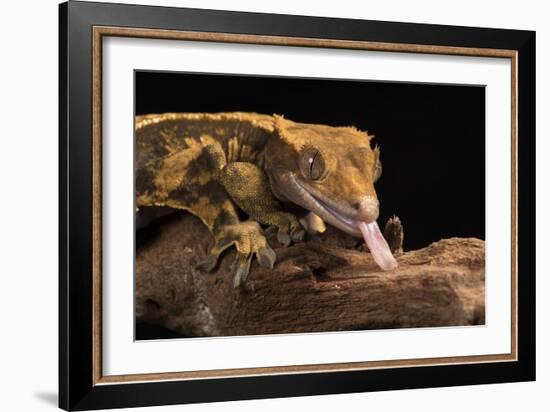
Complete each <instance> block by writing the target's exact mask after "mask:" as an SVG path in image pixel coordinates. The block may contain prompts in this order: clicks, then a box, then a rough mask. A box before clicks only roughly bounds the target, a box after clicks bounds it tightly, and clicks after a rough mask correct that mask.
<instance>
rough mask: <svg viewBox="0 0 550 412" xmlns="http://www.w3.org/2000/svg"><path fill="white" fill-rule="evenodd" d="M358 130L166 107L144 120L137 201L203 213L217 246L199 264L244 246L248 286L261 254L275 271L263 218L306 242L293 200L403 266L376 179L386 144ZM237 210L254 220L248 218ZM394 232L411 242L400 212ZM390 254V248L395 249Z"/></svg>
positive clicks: (236, 280) (311, 223)
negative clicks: (381, 218) (382, 220)
mask: <svg viewBox="0 0 550 412" xmlns="http://www.w3.org/2000/svg"><path fill="white" fill-rule="evenodd" d="M370 140H371V136H369V135H368V134H367V133H366V132H362V131H359V130H357V129H355V128H354V127H331V126H325V125H316V124H303V123H295V122H293V121H290V120H287V119H284V118H283V117H281V116H277V115H273V116H271V115H262V114H255V113H237V112H235V113H212V114H209V113H165V114H152V115H144V116H137V117H136V145H137V150H136V201H137V207H138V209H139V208H142V207H145V206H167V207H170V208H174V209H182V210H186V211H189V212H191V213H192V214H194V215H196V216H197V217H199V218H200V219H201V220H202V222H203V223H204V224H205V225H206V226H207V227H208V228H209V230H210V231H211V232H212V234H213V235H214V238H215V244H214V246H213V247H212V249H211V250H210V252H209V255H208V256H207V258H206V259H205V260H204V261H202V262H200V263H199V265H198V266H199V268H200V269H202V270H205V271H211V270H213V269H214V268H215V266H216V264H217V262H218V259H219V257H220V255H221V253H222V252H223V251H224V250H226V249H228V248H229V247H231V246H235V248H236V250H237V255H236V258H235V262H234V264H233V267H232V271H233V284H234V286H235V287H237V286H239V285H241V284H243V282H244V281H245V280H246V277H247V276H248V272H249V270H250V264H251V260H252V258H253V257H254V256H256V259H257V260H258V263H259V264H260V265H262V266H264V267H269V268H272V267H273V265H274V263H275V259H276V256H275V252H274V251H273V250H272V249H271V247H270V246H269V245H268V243H267V241H266V237H265V234H264V231H263V229H262V226H261V225H266V226H269V227H270V228H271V229H274V230H275V232H276V233H277V239H278V240H279V242H280V243H282V244H283V245H285V246H287V245H288V244H290V243H291V241H300V240H302V239H303V237H304V230H303V228H302V225H301V224H300V221H299V219H298V218H297V217H296V216H295V215H294V214H291V213H288V212H286V211H284V209H283V207H282V203H284V202H291V203H294V204H296V205H298V206H301V207H302V208H304V209H306V210H308V211H309V212H310V215H309V216H308V217H307V218H306V219H303V220H302V223H303V224H304V225H305V229H307V230H309V231H318V232H321V231H323V228H324V225H323V221H326V222H327V223H329V224H331V225H333V226H335V227H337V228H338V229H340V230H343V231H344V232H347V233H349V234H351V235H354V236H358V237H361V236H362V235H363V237H364V238H365V241H366V243H367V246H368V247H369V249H370V250H371V253H372V254H373V256H374V258H375V261H377V263H378V264H379V265H380V266H381V267H382V268H383V269H385V270H390V269H393V268H394V267H396V266H397V263H396V262H395V260H394V259H393V256H392V255H391V251H390V249H389V247H388V245H387V243H386V241H385V240H384V238H383V237H382V235H381V233H380V231H379V230H378V226H377V224H376V219H377V218H378V213H379V202H378V198H377V196H376V192H375V189H374V183H375V182H376V180H377V179H378V178H379V177H380V174H381V171H382V166H381V163H380V151H379V149H378V148H377V147H375V148H374V149H373V148H372V147H371V142H370ZM237 209H241V210H242V211H244V212H245V213H246V214H247V215H248V216H249V217H250V219H249V220H247V221H240V220H239V217H238V213H237ZM385 233H389V234H391V239H390V245H392V250H393V251H396V250H398V249H399V248H400V247H401V244H402V239H403V234H402V227H401V224H400V222H399V219H395V220H393V219H391V220H390V221H389V222H388V225H386V229H385ZM388 254H389V255H388Z"/></svg>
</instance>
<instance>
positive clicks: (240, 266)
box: [231, 253, 252, 288]
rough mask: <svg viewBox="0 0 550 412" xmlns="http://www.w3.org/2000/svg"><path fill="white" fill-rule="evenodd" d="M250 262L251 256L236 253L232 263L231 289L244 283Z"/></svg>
mask: <svg viewBox="0 0 550 412" xmlns="http://www.w3.org/2000/svg"><path fill="white" fill-rule="evenodd" d="M251 261H252V254H243V253H238V254H237V257H236V258H235V262H234V263H233V267H232V270H231V271H232V273H233V287H234V288H238V287H239V286H241V285H243V284H244V283H245V282H246V278H247V277H248V273H249V272H250V262H251Z"/></svg>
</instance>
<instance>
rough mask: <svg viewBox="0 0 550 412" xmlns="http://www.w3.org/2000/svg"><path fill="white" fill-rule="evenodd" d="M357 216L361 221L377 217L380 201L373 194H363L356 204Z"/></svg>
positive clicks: (371, 220) (372, 219)
mask: <svg viewBox="0 0 550 412" xmlns="http://www.w3.org/2000/svg"><path fill="white" fill-rule="evenodd" d="M355 209H356V210H357V217H358V218H359V220H361V221H363V222H367V223H370V222H374V221H375V220H376V219H378V213H379V210H380V203H379V202H378V199H377V198H375V197H374V196H363V197H362V198H361V199H360V200H359V201H358V202H357V203H356V204H355Z"/></svg>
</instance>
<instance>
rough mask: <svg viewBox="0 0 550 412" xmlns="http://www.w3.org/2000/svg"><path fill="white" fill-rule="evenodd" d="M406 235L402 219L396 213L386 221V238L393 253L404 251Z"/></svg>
mask: <svg viewBox="0 0 550 412" xmlns="http://www.w3.org/2000/svg"><path fill="white" fill-rule="evenodd" d="M404 236H405V235H404V233H403V225H402V224H401V219H399V218H398V217H397V216H395V215H394V216H393V217H391V218H389V219H388V221H387V222H386V226H384V238H385V239H386V241H387V242H388V246H389V247H390V250H391V251H392V253H395V254H399V253H403V238H404Z"/></svg>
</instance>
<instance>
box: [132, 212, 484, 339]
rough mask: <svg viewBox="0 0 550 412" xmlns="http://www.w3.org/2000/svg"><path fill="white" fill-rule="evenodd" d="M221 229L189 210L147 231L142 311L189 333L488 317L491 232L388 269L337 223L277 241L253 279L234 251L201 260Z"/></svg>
mask: <svg viewBox="0 0 550 412" xmlns="http://www.w3.org/2000/svg"><path fill="white" fill-rule="evenodd" d="M212 242H213V239H212V237H211V235H210V234H209V232H208V230H207V229H206V228H205V227H204V225H203V224H202V223H201V222H200V221H199V220H198V219H196V218H195V217H193V216H191V215H189V214H184V213H180V214H175V215H172V216H169V217H167V218H163V220H161V221H160V223H157V224H155V225H153V227H152V228H148V229H147V230H146V232H145V234H144V233H140V236H139V246H138V250H137V256H136V263H137V264H136V309H137V310H136V312H137V316H138V318H139V320H141V321H144V322H147V323H152V324H157V325H161V326H163V327H165V328H167V329H170V330H173V331H176V332H178V333H180V334H182V335H184V336H227V335H233V336H234V335H257V334H272V333H297V332H320V331H342V330H364V329H382V328H410V327H434V326H458V325H479V324H484V322H485V242H484V241H482V240H479V239H475V238H451V239H443V240H440V241H438V242H435V243H433V244H431V245H430V246H428V247H426V248H424V249H420V250H416V251H409V252H406V253H403V254H401V255H399V256H397V260H398V262H399V267H398V268H397V269H396V270H394V271H392V272H382V271H380V269H379V268H378V267H377V266H376V264H375V263H374V261H373V260H372V257H371V256H370V254H369V253H368V252H365V251H361V250H356V249H354V247H355V246H356V244H357V242H358V240H357V239H354V238H351V237H348V236H346V235H343V234H341V233H340V232H338V231H336V230H332V229H330V230H328V233H326V234H325V235H323V236H322V237H321V239H320V240H319V239H318V240H310V241H306V242H303V243H300V244H295V245H292V246H290V247H288V248H282V247H278V246H277V245H276V243H272V246H273V247H274V249H275V251H276V253H277V263H276V264H275V268H274V269H272V270H269V269H264V268H262V267H260V266H258V265H257V263H256V262H253V263H252V267H251V272H250V275H249V278H248V280H247V288H246V289H242V288H241V289H234V288H233V286H232V279H231V276H230V275H229V270H230V266H231V263H232V260H233V257H234V252H233V251H231V252H228V253H226V254H225V256H224V257H223V258H222V260H221V262H220V265H219V267H218V269H217V270H216V271H215V272H213V273H203V272H201V271H199V270H196V269H194V265H195V263H196V262H197V261H198V260H200V259H203V258H204V257H205V255H206V252H207V251H208V249H209V248H210V246H211V244H212Z"/></svg>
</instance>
